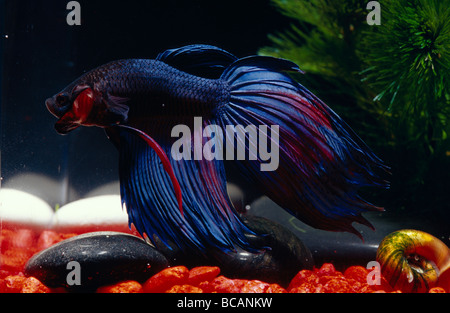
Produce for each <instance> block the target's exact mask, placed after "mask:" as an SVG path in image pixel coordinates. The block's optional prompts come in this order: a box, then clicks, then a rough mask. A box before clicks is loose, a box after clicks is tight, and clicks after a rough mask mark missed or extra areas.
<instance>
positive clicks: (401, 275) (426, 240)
mask: <svg viewBox="0 0 450 313" xmlns="http://www.w3.org/2000/svg"><path fill="white" fill-rule="evenodd" d="M377 261H378V262H379V263H380V265H381V273H382V275H383V276H384V278H385V279H386V280H387V281H388V282H389V284H390V285H391V286H392V288H394V289H399V290H401V291H403V292H427V291H428V290H429V289H430V288H432V287H434V286H436V284H437V282H438V279H439V276H440V274H441V273H443V272H445V271H447V273H448V272H449V271H448V270H449V269H450V250H449V248H448V247H447V246H446V245H445V244H444V243H443V242H442V241H441V240H439V239H437V238H436V237H434V236H432V235H430V234H428V233H425V232H423V231H419V230H413V229H404V230H399V231H396V232H393V233H391V234H389V235H388V236H386V237H385V238H384V239H383V241H382V242H381V243H380V245H379V247H378V250H377Z"/></svg>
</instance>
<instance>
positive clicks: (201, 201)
mask: <svg viewBox="0 0 450 313" xmlns="http://www.w3.org/2000/svg"><path fill="white" fill-rule="evenodd" d="M115 128H116V127H115ZM114 131H115V132H116V136H113V137H115V138H114V139H115V140H114V141H115V142H117V146H118V147H119V153H120V158H119V159H120V161H119V175H120V190H121V197H122V203H123V204H124V206H125V207H126V210H127V213H128V216H129V223H130V224H131V223H132V224H134V226H135V227H136V229H137V230H138V231H139V233H140V234H141V235H144V234H146V235H147V237H148V238H149V240H150V241H152V242H153V243H154V244H157V242H163V243H164V244H165V245H166V246H167V247H169V248H170V247H171V246H172V244H175V245H176V246H177V247H178V248H180V249H181V250H183V251H185V252H190V253H195V252H196V251H200V252H202V253H206V251H208V250H211V249H215V248H217V249H220V250H221V251H235V250H236V246H240V247H243V248H246V249H247V250H249V251H256V250H260V249H258V247H253V246H251V245H250V244H249V242H248V238H247V237H246V234H247V235H248V234H254V233H253V232H252V231H251V230H250V229H248V227H247V226H246V225H245V224H244V223H243V222H242V221H241V220H240V218H239V216H238V215H237V214H236V212H235V211H234V208H233V205H232V203H231V201H230V199H229V198H228V194H227V190H226V182H225V173H224V168H223V163H222V162H221V161H218V160H212V161H207V160H198V161H197V160H184V159H182V160H174V159H173V158H172V156H171V150H170V146H169V145H164V144H162V145H161V147H162V148H163V149H164V150H165V152H166V154H167V155H168V156H169V159H170V162H171V165H172V168H173V171H174V174H175V176H176V178H177V180H178V181H179V182H180V187H181V192H182V199H183V212H184V216H183V215H181V213H180V210H179V208H178V204H177V199H176V195H175V193H174V188H173V186H172V185H173V184H172V182H171V179H170V176H169V175H168V173H167V171H165V170H164V168H163V164H162V162H161V159H160V158H159V156H158V155H157V154H156V152H155V150H154V149H152V148H151V147H150V146H149V145H148V144H147V143H146V142H145V141H144V140H142V138H141V137H140V136H136V135H135V134H134V133H133V132H129V131H126V130H124V129H120V128H116V129H115V130H114ZM111 133H112V132H111V131H110V132H109V134H111ZM156 237H157V238H158V239H156ZM260 248H263V247H260Z"/></svg>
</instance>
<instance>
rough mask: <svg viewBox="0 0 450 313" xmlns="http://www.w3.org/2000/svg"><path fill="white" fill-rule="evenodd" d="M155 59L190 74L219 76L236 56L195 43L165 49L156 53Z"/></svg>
mask: <svg viewBox="0 0 450 313" xmlns="http://www.w3.org/2000/svg"><path fill="white" fill-rule="evenodd" d="M156 60H158V61H162V62H164V63H166V64H168V65H170V66H173V67H175V68H177V69H179V70H181V71H184V72H187V73H189V74H192V75H197V76H200V77H205V78H219V77H220V75H221V74H222V72H223V71H224V69H225V68H227V67H228V66H229V65H230V64H231V63H233V62H234V61H236V60H237V58H236V57H235V56H234V55H232V54H231V53H229V52H227V51H225V50H223V49H220V48H218V47H215V46H210V45H199V44H197V45H188V46H184V47H181V48H176V49H169V50H166V51H164V52H161V53H160V54H158V56H157V57H156Z"/></svg>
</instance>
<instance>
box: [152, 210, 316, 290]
mask: <svg viewBox="0 0 450 313" xmlns="http://www.w3.org/2000/svg"><path fill="white" fill-rule="evenodd" d="M243 220H244V221H245V222H246V223H247V224H248V226H249V227H250V228H251V229H252V230H254V231H255V232H256V233H258V234H265V235H264V236H253V235H248V238H249V240H250V242H251V243H253V244H255V245H256V246H267V247H270V248H271V249H267V250H265V251H262V252H260V253H250V252H248V251H245V250H242V249H239V250H237V251H236V252H222V251H216V250H214V251H213V250H211V251H208V252H207V255H198V254H192V253H182V252H181V251H180V250H178V249H176V248H174V247H172V250H170V249H167V248H164V247H163V246H162V245H159V244H157V246H158V247H159V249H160V251H161V252H162V253H163V254H165V255H166V257H167V258H168V259H169V262H170V263H171V265H172V266H174V265H185V266H187V267H194V266H203V265H210V266H219V267H220V270H221V275H224V276H226V277H228V278H242V279H258V280H262V281H265V282H268V283H278V284H280V285H282V286H287V285H288V284H289V282H290V281H291V280H292V278H293V277H294V276H295V275H296V274H297V273H298V272H299V271H300V270H303V269H312V268H313V266H314V261H313V257H312V254H311V252H310V251H309V249H308V248H307V247H306V246H305V245H304V244H303V243H302V242H301V241H300V239H298V237H297V236H295V235H294V234H293V233H292V232H291V231H289V230H288V229H287V228H285V227H283V226H281V225H280V224H278V223H276V222H273V221H270V220H268V219H265V218H263V217H257V216H246V217H245V218H244V219H243Z"/></svg>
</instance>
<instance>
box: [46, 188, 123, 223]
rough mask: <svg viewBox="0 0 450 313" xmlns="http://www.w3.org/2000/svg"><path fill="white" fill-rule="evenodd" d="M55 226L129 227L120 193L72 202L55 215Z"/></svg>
mask: <svg viewBox="0 0 450 313" xmlns="http://www.w3.org/2000/svg"><path fill="white" fill-rule="evenodd" d="M53 226H54V227H55V228H58V229H70V228H83V227H90V226H98V227H108V226H124V227H128V215H127V213H126V210H125V209H122V205H121V201H120V196H119V195H103V196H97V197H90V198H85V199H81V200H77V201H73V202H70V203H68V204H66V205H64V206H62V207H61V208H60V209H58V210H57V211H56V213H55V215H54V220H53Z"/></svg>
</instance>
